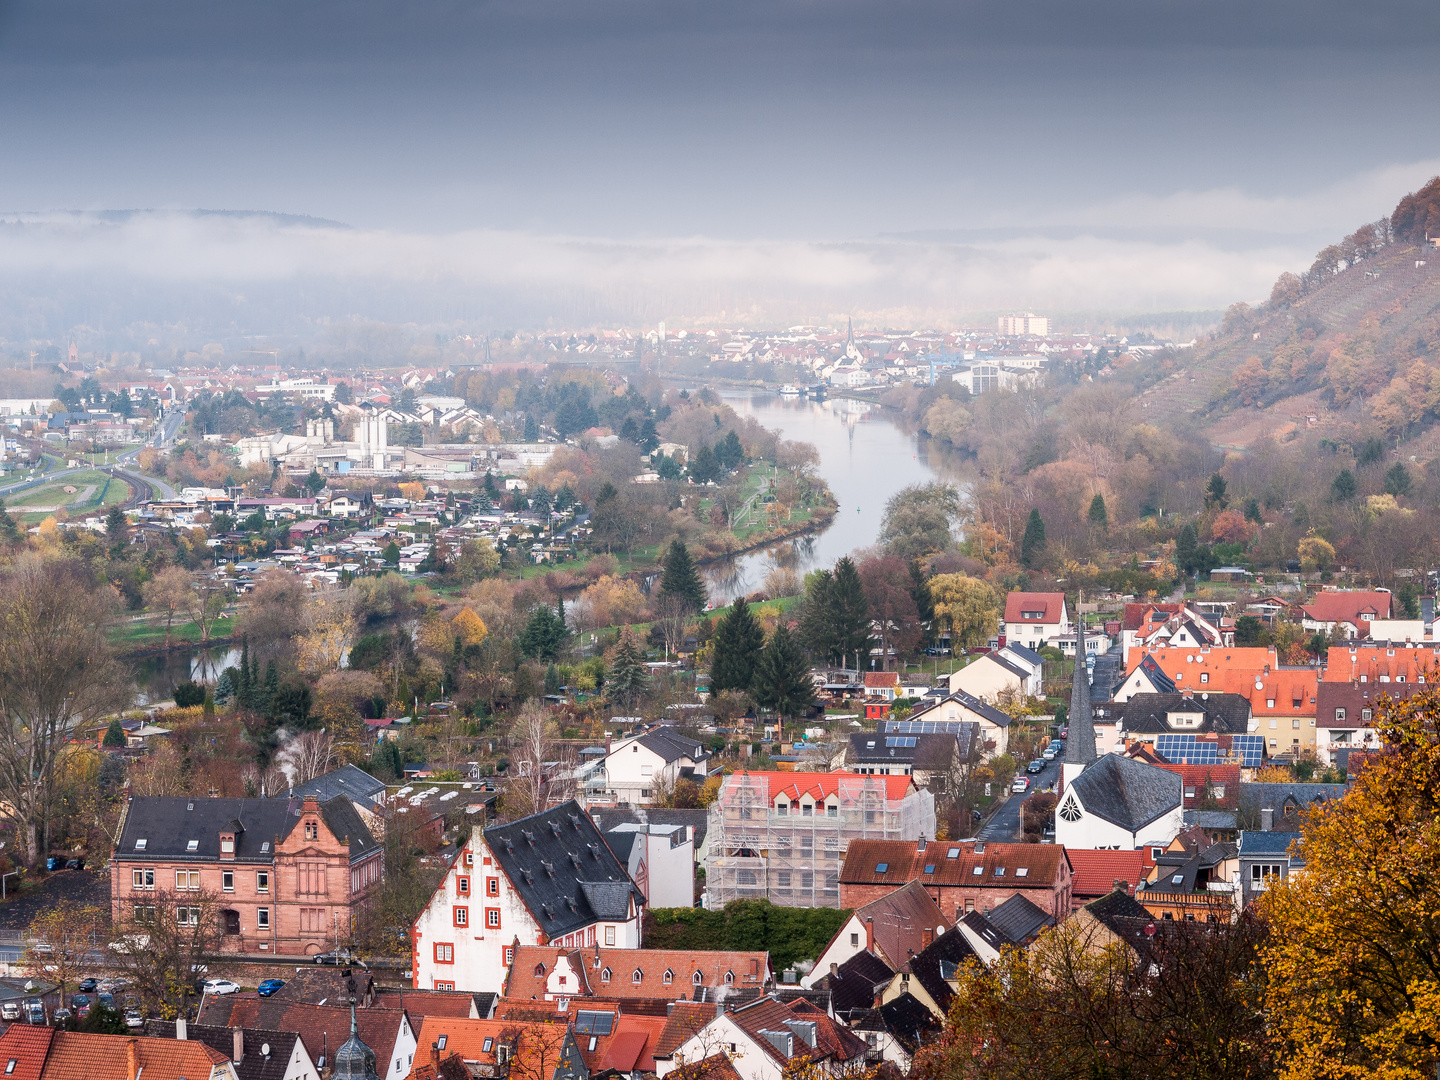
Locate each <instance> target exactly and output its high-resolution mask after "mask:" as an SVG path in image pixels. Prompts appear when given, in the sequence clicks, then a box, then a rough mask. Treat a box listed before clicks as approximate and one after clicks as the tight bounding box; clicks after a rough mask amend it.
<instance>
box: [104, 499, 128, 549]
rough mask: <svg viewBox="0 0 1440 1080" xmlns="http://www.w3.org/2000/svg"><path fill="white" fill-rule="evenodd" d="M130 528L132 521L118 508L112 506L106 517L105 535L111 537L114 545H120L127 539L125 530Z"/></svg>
mask: <svg viewBox="0 0 1440 1080" xmlns="http://www.w3.org/2000/svg"><path fill="white" fill-rule="evenodd" d="M129 526H130V519H129V518H127V517H126V516H125V511H124V510H121V509H120V507H118V506H112V507H111V508H110V512H109V513H107V514H106V515H105V535H107V536H108V537H110V542H111V543H112V544H118V543H120V542H121V541H123V540H124V539H125V530H126V529H127V528H129Z"/></svg>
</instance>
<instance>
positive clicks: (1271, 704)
mask: <svg viewBox="0 0 1440 1080" xmlns="http://www.w3.org/2000/svg"><path fill="white" fill-rule="evenodd" d="M1265 707H1266V708H1267V709H1273V708H1274V707H1275V699H1274V698H1273V697H1272V698H1266V699H1265Z"/></svg>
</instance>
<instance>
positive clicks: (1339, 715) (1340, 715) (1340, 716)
mask: <svg viewBox="0 0 1440 1080" xmlns="http://www.w3.org/2000/svg"><path fill="white" fill-rule="evenodd" d="M1335 719H1336V720H1337V721H1343V720H1344V719H1345V710H1344V709H1343V708H1337V709H1336V710H1335Z"/></svg>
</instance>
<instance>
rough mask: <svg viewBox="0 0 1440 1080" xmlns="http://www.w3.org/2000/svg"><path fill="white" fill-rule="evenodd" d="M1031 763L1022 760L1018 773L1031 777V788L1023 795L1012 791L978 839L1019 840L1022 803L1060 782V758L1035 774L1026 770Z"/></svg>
mask: <svg viewBox="0 0 1440 1080" xmlns="http://www.w3.org/2000/svg"><path fill="white" fill-rule="evenodd" d="M1029 764H1030V763H1029V762H1028V761H1025V762H1021V763H1020V772H1019V774H1018V775H1020V776H1026V777H1029V779H1030V787H1029V789H1028V790H1027V791H1026V792H1025V794H1023V795H1021V794H1019V793H1018V792H1012V793H1011V794H1010V796H1009V797H1008V798H1007V799H1006V800H1005V801H1004V802H1003V803H1002V804H1001V805H1000V809H999V810H996V811H995V816H994V817H992V818H991V819H990V820H989V821H988V822H986V824H985V827H984V828H983V829H981V830H980V835H979V837H977V839H980V840H993V841H996V842H999V843H1005V842H1009V841H1012V840H1018V839H1019V838H1020V804H1021V803H1022V802H1024V801H1025V800H1026V799H1027V798H1029V797H1030V796H1031V795H1033V794H1035V792H1037V791H1044V790H1045V789H1046V788H1047V787H1052V786H1054V785H1055V784H1058V783H1059V782H1060V762H1059V761H1058V760H1056V761H1047V762H1046V763H1045V768H1044V769H1043V770H1042V771H1041V772H1039V773H1036V774H1035V775H1034V776H1031V775H1030V774H1029V773H1027V772H1025V768H1026V766H1028V765H1029Z"/></svg>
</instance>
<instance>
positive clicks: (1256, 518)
mask: <svg viewBox="0 0 1440 1080" xmlns="http://www.w3.org/2000/svg"><path fill="white" fill-rule="evenodd" d="M1245 520H1246V521H1253V522H1255V524H1256V525H1263V524H1264V523H1265V515H1263V514H1262V513H1260V500H1259V499H1251V500H1250V501H1249V502H1247V503H1246V504H1245Z"/></svg>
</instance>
